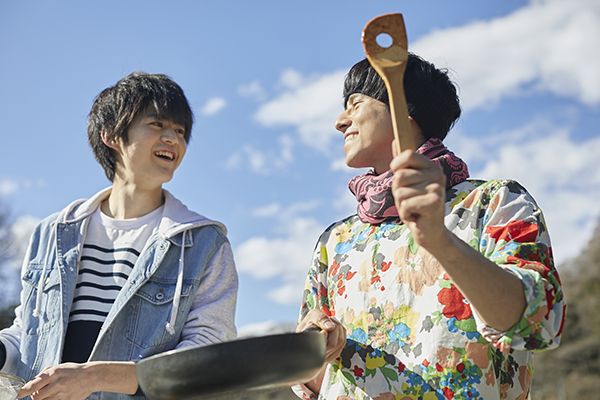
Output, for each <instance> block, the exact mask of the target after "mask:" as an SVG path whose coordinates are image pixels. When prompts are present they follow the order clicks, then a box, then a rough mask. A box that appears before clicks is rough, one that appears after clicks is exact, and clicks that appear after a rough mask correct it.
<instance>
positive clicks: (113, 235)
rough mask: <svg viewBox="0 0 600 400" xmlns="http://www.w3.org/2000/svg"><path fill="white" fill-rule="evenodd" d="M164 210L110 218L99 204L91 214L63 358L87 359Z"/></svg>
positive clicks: (66, 359)
mask: <svg viewBox="0 0 600 400" xmlns="http://www.w3.org/2000/svg"><path fill="white" fill-rule="evenodd" d="M162 211H163V207H159V208H158V209H156V210H154V211H152V212H150V213H148V214H146V215H144V216H142V217H139V218H132V219H124V220H117V219H113V218H110V217H108V216H106V215H104V214H103V213H102V212H101V211H100V208H98V210H96V212H95V213H94V215H92V217H91V220H90V225H89V227H88V230H87V233H86V237H85V240H84V244H83V251H82V255H81V264H80V267H79V275H78V279H77V286H76V287H75V294H74V297H73V304H72V306H71V312H70V314H69V327H68V329H67V338H66V343H65V351H64V352H63V362H65V361H75V362H85V361H87V358H88V357H89V355H90V352H91V350H92V347H93V344H94V342H95V341H96V338H97V336H98V333H99V332H100V327H101V326H102V323H103V322H104V320H105V319H106V317H107V315H108V313H109V311H110V309H111V307H112V304H113V303H114V301H115V299H116V298H117V296H118V294H119V292H120V291H121V288H122V287H123V285H125V282H127V278H128V277H129V274H130V273H131V270H132V269H133V267H134V265H135V263H136V261H137V259H138V257H139V255H140V253H141V251H142V250H143V248H144V246H145V245H146V242H147V241H148V238H150V236H151V235H152V233H153V232H154V231H155V230H157V229H158V224H159V222H160V218H161V216H162ZM73 345H74V346H73Z"/></svg>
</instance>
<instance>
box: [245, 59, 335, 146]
mask: <svg viewBox="0 0 600 400" xmlns="http://www.w3.org/2000/svg"><path fill="white" fill-rule="evenodd" d="M345 74H346V71H335V72H332V73H329V74H323V75H320V76H314V77H309V78H305V77H302V76H301V75H300V74H299V73H298V72H296V71H294V70H286V71H284V72H283V73H282V75H281V78H280V85H281V86H282V87H284V91H283V93H281V94H280V95H279V96H278V97H276V98H274V99H272V100H270V101H268V102H266V103H265V104H263V105H262V106H261V107H260V108H259V109H258V111H257V112H256V114H255V119H256V120H257V121H258V122H259V123H260V124H262V125H263V126H266V127H276V126H293V127H294V128H295V130H296V132H297V134H298V136H299V137H300V141H301V142H302V143H304V144H305V145H307V146H310V147H312V148H314V149H316V150H318V151H320V152H323V153H326V154H328V153H329V143H330V142H331V139H332V138H333V137H335V136H336V135H339V133H338V132H337V131H336V130H335V129H334V121H335V119H336V117H337V116H338V115H339V113H340V112H341V111H342V87H343V82H344V75H345Z"/></svg>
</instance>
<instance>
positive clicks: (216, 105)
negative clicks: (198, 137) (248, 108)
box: [200, 97, 227, 115]
mask: <svg viewBox="0 0 600 400" xmlns="http://www.w3.org/2000/svg"><path fill="white" fill-rule="evenodd" d="M225 106H227V100H225V99H224V98H222V97H213V98H212V99H209V100H208V101H207V102H206V104H205V105H204V107H202V109H201V110H200V113H201V114H202V115H215V114H216V113H218V112H219V111H221V110H222V109H223V108H225Z"/></svg>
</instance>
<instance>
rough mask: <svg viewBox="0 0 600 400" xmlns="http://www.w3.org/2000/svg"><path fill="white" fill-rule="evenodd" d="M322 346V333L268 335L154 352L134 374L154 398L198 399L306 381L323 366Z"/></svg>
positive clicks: (323, 340) (137, 365)
mask: <svg viewBox="0 0 600 400" xmlns="http://www.w3.org/2000/svg"><path fill="white" fill-rule="evenodd" d="M325 347H326V346H325V336H324V334H323V333H321V332H320V331H304V332H300V333H284V334H279V335H268V336H261V337H254V338H248V339H239V340H233V341H230V342H223V343H218V344H213V345H209V346H194V347H187V348H183V349H178V350H172V351H169V352H166V353H161V354H157V355H154V356H151V357H148V358H146V359H143V360H141V361H139V362H138V363H137V364H136V371H137V376H138V381H139V384H140V387H141V388H142V390H143V391H144V394H145V395H146V396H148V397H150V398H151V399H152V400H186V399H202V398H206V397H208V396H214V395H218V396H222V395H227V394H228V393H235V392H236V391H244V390H257V389H266V388H273V387H280V386H291V385H294V384H296V383H300V382H306V381H309V380H310V379H312V378H313V377H314V376H315V375H316V374H317V373H318V372H319V370H320V369H321V367H322V366H323V363H324V361H325Z"/></svg>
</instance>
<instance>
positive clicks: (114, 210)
mask: <svg viewBox="0 0 600 400" xmlns="http://www.w3.org/2000/svg"><path fill="white" fill-rule="evenodd" d="M163 203H164V198H163V192H162V187H160V186H159V187H158V188H155V189H152V190H148V189H146V188H140V187H139V186H136V185H134V184H124V183H121V182H119V181H117V180H115V182H113V188H112V192H111V194H110V196H109V197H108V199H106V200H104V201H103V202H102V204H101V206H100V207H101V210H102V212H103V213H104V214H106V215H108V216H109V217H111V218H115V219H130V218H138V217H141V216H143V215H146V214H148V213H149V212H151V211H154V210H156V209H157V208H158V207H160V206H161V205H163Z"/></svg>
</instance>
